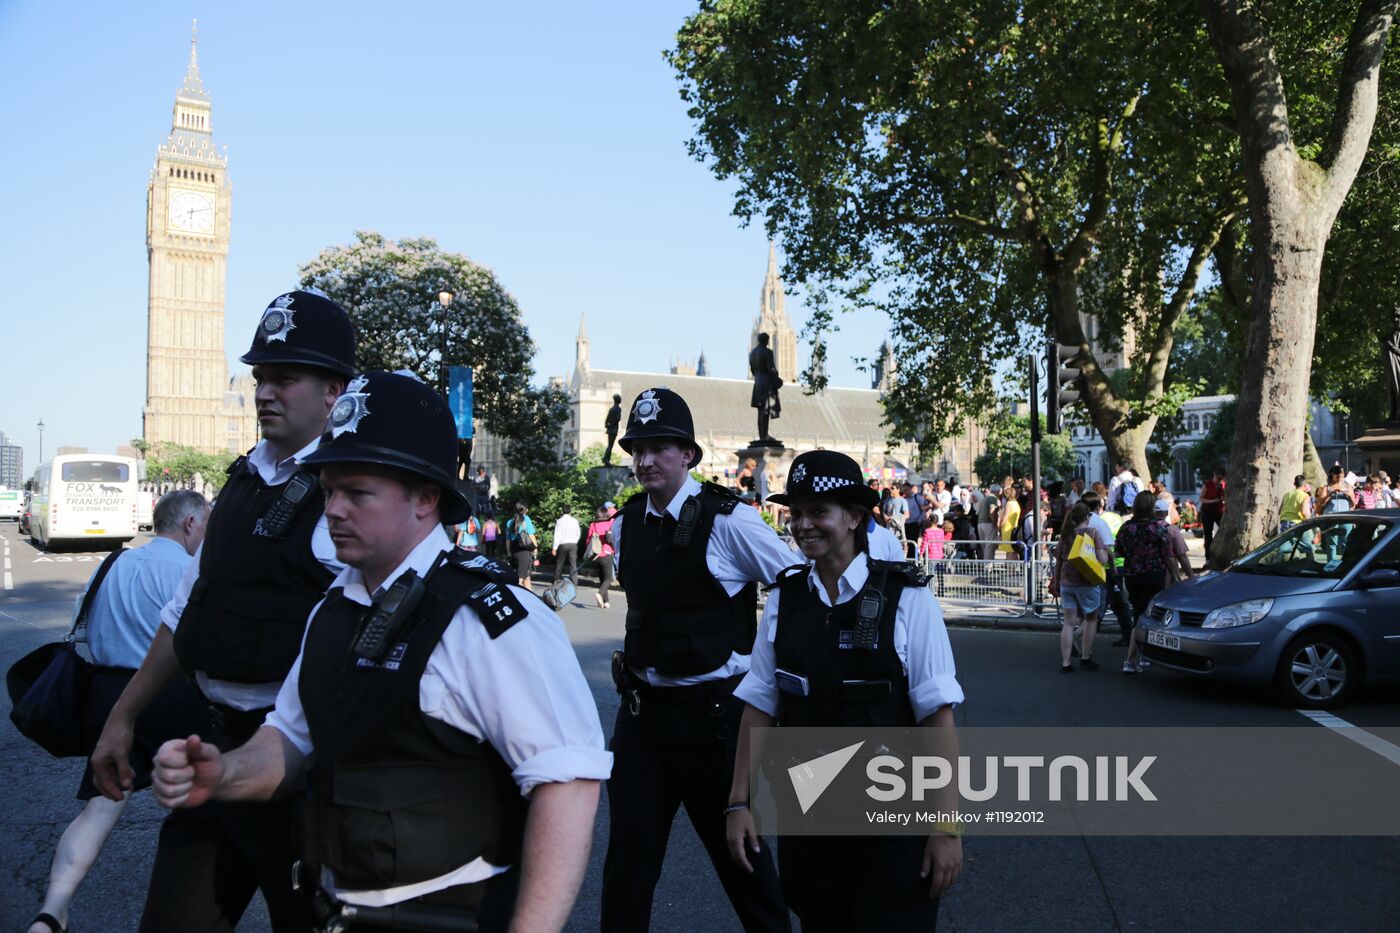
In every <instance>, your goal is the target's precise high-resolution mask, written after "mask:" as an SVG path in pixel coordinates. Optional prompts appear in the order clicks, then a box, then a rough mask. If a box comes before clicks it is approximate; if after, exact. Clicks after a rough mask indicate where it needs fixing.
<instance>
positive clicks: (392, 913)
mask: <svg viewBox="0 0 1400 933" xmlns="http://www.w3.org/2000/svg"><path fill="white" fill-rule="evenodd" d="M476 928H477V923H476V911H474V910H468V909H466V908H462V907H438V906H435V905H432V904H413V903H407V904H391V905H389V906H387V907H359V906H356V905H353V904H337V905H336V906H335V908H334V912H333V913H331V914H330V915H329V916H323V917H322V918H321V919H320V920H319V921H318V923H317V927H316V929H317V930H319V931H322V933H346V931H350V930H414V931H418V933H437V931H444V933H446V931H454V933H473V931H475V930H476Z"/></svg>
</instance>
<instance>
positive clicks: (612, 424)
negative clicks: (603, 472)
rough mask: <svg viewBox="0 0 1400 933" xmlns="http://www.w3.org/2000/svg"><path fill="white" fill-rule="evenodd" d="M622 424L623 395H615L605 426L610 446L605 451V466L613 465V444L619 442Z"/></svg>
mask: <svg viewBox="0 0 1400 933" xmlns="http://www.w3.org/2000/svg"><path fill="white" fill-rule="evenodd" d="M620 424H622V396H620V395H613V406H612V408H610V409H608V417H607V420H605V421H604V422H603V428H604V430H606V431H607V432H608V446H607V448H606V449H605V450H604V451H603V466H612V449H613V444H614V443H616V442H617V428H618V425H620Z"/></svg>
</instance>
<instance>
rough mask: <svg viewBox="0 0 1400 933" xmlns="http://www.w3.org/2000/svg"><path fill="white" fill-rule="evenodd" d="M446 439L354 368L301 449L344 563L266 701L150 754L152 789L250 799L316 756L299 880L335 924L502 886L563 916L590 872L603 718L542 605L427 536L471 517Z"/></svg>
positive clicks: (450, 440) (189, 801)
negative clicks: (318, 432) (224, 726)
mask: <svg viewBox="0 0 1400 933" xmlns="http://www.w3.org/2000/svg"><path fill="white" fill-rule="evenodd" d="M454 435H455V431H454V428H453V420H452V417H451V415H450V413H449V411H448V409H447V406H446V404H445V403H444V402H443V400H442V399H441V398H440V397H439V396H438V395H437V393H435V392H433V391H432V390H431V389H429V388H428V387H427V386H425V385H423V384H422V383H421V382H419V381H418V380H416V379H414V378H413V377H411V376H406V375H398V374H393V373H366V374H364V375H362V376H360V377H358V378H356V379H354V380H352V381H351V382H350V384H349V386H348V388H347V391H346V393H345V394H344V395H342V396H341V397H340V400H339V401H337V402H336V405H335V408H334V409H333V410H332V412H331V416H330V418H329V420H328V421H327V422H326V432H325V436H324V437H323V439H322V443H321V446H320V447H319V448H318V449H317V450H316V452H315V453H312V454H311V455H310V456H308V457H307V458H306V465H307V467H309V468H311V469H313V470H316V471H318V472H319V473H320V482H321V487H322V488H323V489H324V490H325V497H326V506H325V514H326V517H327V519H328V520H329V523H330V532H331V537H332V538H333V539H334V541H335V545H336V553H337V555H339V557H340V558H341V560H343V561H344V562H345V563H346V564H347V565H348V569H346V570H345V571H344V572H342V573H341V574H340V575H339V576H338V577H337V578H336V580H335V582H334V584H333V585H332V586H331V589H330V591H329V592H328V593H327V594H326V598H325V600H324V601H322V602H321V603H320V604H319V605H318V606H317V607H316V608H315V610H314V611H313V613H312V617H311V620H310V622H309V623H308V624H307V627H306V640H305V643H304V645H303V646H302V650H301V654H300V656H299V657H298V658H297V660H296V663H295V664H294V665H293V666H292V670H291V672H290V674H289V675H288V677H287V681H286V683H285V685H284V686H283V688H282V690H281V692H280V693H279V694H278V697H277V706H276V709H275V710H274V711H273V713H272V714H271V715H270V716H269V717H268V719H267V724H266V725H264V727H263V728H261V729H259V730H258V732H257V734H256V735H254V737H253V738H252V740H250V741H249V742H248V743H247V744H246V745H245V746H243V747H242V748H239V749H237V750H235V751H233V752H230V753H227V754H223V753H221V752H220V750H219V749H218V748H216V747H215V746H214V745H212V744H209V743H205V742H201V741H200V740H199V739H198V738H195V737H191V738H190V739H188V740H184V739H180V740H176V741H173V742H169V743H166V745H165V746H163V747H162V749H161V752H160V754H159V755H158V756H157V768H156V774H155V778H154V786H155V788H156V795H157V799H159V800H160V802H161V803H163V804H165V805H166V806H170V807H191V806H199V805H200V804H201V803H203V802H204V801H205V800H209V799H218V800H266V799H268V798H270V797H272V796H273V795H275V794H277V793H278V792H279V791H281V790H283V789H285V788H286V787H287V786H288V785H290V784H292V783H294V782H295V781H296V780H297V778H298V777H299V775H300V774H301V772H302V771H303V769H305V768H306V767H307V761H308V758H312V756H313V755H314V758H313V759H312V761H311V764H310V768H309V777H310V781H309V784H310V801H309V803H308V810H309V816H310V820H309V824H308V828H309V830H310V832H309V833H308V844H307V847H306V852H305V856H306V859H307V862H306V865H307V867H309V868H310V870H309V871H303V872H302V873H301V874H300V877H302V878H303V879H305V880H306V881H308V882H310V883H312V884H315V885H318V886H319V887H320V891H319V892H318V893H317V896H316V899H317V905H318V913H320V914H321V917H320V920H321V922H322V923H323V924H326V925H328V926H331V927H337V928H342V929H343V928H345V927H344V926H338V925H346V926H348V927H349V928H353V929H359V928H360V926H361V925H362V924H363V925H364V926H367V927H375V928H383V927H393V928H396V929H414V930H431V929H443V930H456V929H463V928H465V927H467V926H468V925H469V923H470V922H472V921H476V922H478V923H479V924H480V928H481V929H498V928H499V929H504V927H505V925H506V923H507V922H509V921H510V919H511V914H512V903H513V902H515V901H516V898H515V893H514V889H515V886H516V884H517V883H518V885H519V888H520V894H519V898H518V902H516V903H515V906H514V922H515V924H516V925H517V926H518V928H520V929H528V930H551V929H552V930H558V929H559V928H561V927H562V926H563V924H564V921H565V920H566V919H567V917H568V913H569V909H570V907H571V905H572V904H573V901H574V896H575V894H576V893H577V891H578V886H579V883H580V881H581V880H582V878H583V872H584V869H585V868H586V866H587V862H588V849H589V844H590V842H591V838H592V827H593V818H594V814H595V812H596V809H597V803H598V783H597V782H598V781H600V780H602V779H603V778H606V777H607V774H608V770H609V766H610V764H611V756H610V755H609V754H608V753H607V752H606V751H604V750H603V731H602V727H601V726H600V724H599V722H598V712H597V709H596V707H595V706H594V704H593V699H592V695H591V693H590V692H589V688H588V685H587V682H586V681H585V680H584V678H583V673H582V671H580V669H579V666H578V660H577V658H576V657H575V655H574V651H573V648H572V646H571V645H570V644H569V639H568V636H567V634H566V633H565V631H564V626H563V624H562V622H561V621H560V619H559V617H558V616H556V615H555V614H554V613H553V612H551V611H550V610H549V609H548V608H546V606H545V605H544V603H542V602H541V601H540V600H539V599H537V598H536V597H535V596H533V595H532V594H530V593H529V592H527V591H526V590H524V589H521V588H520V587H517V586H513V585H510V584H511V583H513V581H514V574H513V573H511V572H510V571H508V570H505V569H504V568H502V567H500V566H499V565H497V564H495V563H494V562H492V561H490V560H488V559H487V558H484V557H473V556H472V555H469V554H467V553H466V552H462V551H455V550H454V549H453V547H452V542H451V540H450V539H449V538H448V536H447V535H446V533H444V531H443V527H442V526H443V523H444V522H446V523H448V524H452V523H456V522H460V521H465V520H466V518H467V516H468V515H469V514H470V508H469V507H468V505H467V501H466V499H465V498H464V497H463V496H462V495H461V494H460V493H459V492H457V490H456V489H455V487H454V484H453V481H452V476H453V467H454V464H455V450H456V445H455V439H454ZM524 798H528V799H529V801H530V802H529V805H528V808H527V806H526V803H525V799H524ZM527 810H528V816H527ZM515 865H519V866H521V868H520V871H519V872H516V871H514V870H512V866H515Z"/></svg>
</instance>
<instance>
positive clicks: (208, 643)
mask: <svg viewBox="0 0 1400 933" xmlns="http://www.w3.org/2000/svg"><path fill="white" fill-rule="evenodd" d="M242 360H243V362H245V363H248V364H251V365H252V367H253V377H254V379H256V380H257V392H256V394H255V396H254V398H255V400H256V403H257V410H258V424H259V426H260V427H261V429H262V440H261V441H259V443H258V445H257V446H256V447H254V448H253V449H252V450H251V451H249V453H248V455H247V456H245V457H240V458H238V459H237V460H235V461H234V463H233V465H232V466H231V467H229V478H228V482H227V483H226V484H225V486H224V488H223V491H222V492H221V493H220V494H219V497H218V501H217V503H216V504H215V506H214V510H213V512H211V513H210V516H209V529H208V533H207V534H206V535H205V539H204V545H203V547H202V549H201V551H200V555H199V559H198V560H196V561H195V562H194V563H193V564H192V565H191V567H190V570H189V571H188V572H187V573H186V574H185V577H184V579H183V580H182V581H181V583H180V586H179V587H178V588H177V589H176V592H175V596H174V598H173V599H171V601H170V602H169V603H168V604H166V606H165V608H164V609H163V610H161V621H162V622H163V623H164V625H162V626H161V627H160V629H159V631H158V632H157V635H156V639H155V641H154V642H153V643H152V645H151V648H150V651H149V652H148V653H147V655H146V660H145V661H144V662H143V663H142V665H141V668H140V670H139V671H138V672H137V674H136V676H135V677H133V678H132V680H131V683H130V684H129V685H128V686H127V688H126V690H125V691H124V692H123V693H122V696H121V698H120V699H119V700H118V701H117V703H116V705H115V706H114V707H113V709H112V714H111V716H110V717H108V720H107V725H106V727H105V728H104V729H103V732H102V737H101V739H99V741H98V744H97V747H96V749H95V750H94V752H93V756H92V764H93V771H94V775H95V780H96V783H97V786H98V787H99V788H100V789H101V790H102V792H103V793H104V794H106V795H107V796H108V797H109V798H111V799H113V800H116V799H120V798H121V796H122V793H123V789H124V788H129V787H130V782H131V768H130V766H129V765H128V764H127V755H128V753H129V751H130V748H131V734H132V723H133V722H134V721H135V719H136V716H137V715H138V714H139V713H140V712H141V710H142V709H144V708H145V706H146V704H147V703H148V702H150V700H151V698H152V697H153V696H154V695H155V693H156V692H157V691H158V690H159V689H160V687H161V686H162V685H163V684H164V683H165V682H166V681H168V680H169V679H170V678H171V677H172V676H174V675H175V674H176V673H177V671H179V670H180V669H181V668H183V669H184V671H185V672H186V673H187V674H190V675H193V677H194V679H195V682H196V684H197V685H198V687H199V689H200V691H201V692H202V693H203V694H204V697H205V698H206V699H207V700H208V701H209V712H210V719H211V729H210V731H209V733H208V734H207V735H206V736H205V737H206V738H208V739H210V740H211V741H215V742H217V743H218V744H220V745H222V746H223V747H226V748H232V747H234V746H237V745H241V744H242V743H243V742H244V741H246V740H247V739H248V737H249V736H250V735H252V734H253V732H254V731H255V730H256V729H257V728H258V725H259V724H260V723H261V722H262V720H263V717H264V716H265V715H266V713H267V711H268V710H269V709H270V708H271V707H272V704H273V702H274V701H275V700H276V698H277V691H278V689H279V688H280V687H281V684H282V679H283V678H284V677H285V676H286V675H287V670H288V668H290V667H291V664H292V661H293V660H294V659H295V658H296V655H297V649H298V648H299V647H300V645H301V636H302V631H303V630H304V628H305V625H306V614H307V613H308V612H309V611H310V610H311V607H312V606H314V605H315V604H316V601H317V600H318V599H320V598H321V594H322V593H323V592H324V591H325V589H326V587H327V586H328V585H329V584H330V582H331V580H332V579H333V578H334V577H335V574H336V573H338V572H339V570H340V565H339V564H338V563H337V562H336V559H335V548H334V545H333V544H332V543H331V539H330V535H329V533H328V532H327V530H326V523H325V520H324V519H323V518H322V515H321V510H322V506H323V502H322V498H321V496H320V495H319V494H318V491H317V489H316V488H315V486H316V484H315V479H314V477H313V476H312V475H311V474H309V473H307V472H306V471H304V470H302V469H301V468H300V466H299V464H298V460H300V459H302V458H304V457H306V456H307V455H308V454H310V453H311V451H313V450H315V449H316V445H317V444H318V442H319V439H320V433H321V428H322V426H323V425H324V424H325V421H326V415H327V413H328V412H329V411H330V410H331V407H332V406H333V405H334V404H335V401H336V399H337V397H338V396H339V395H340V393H341V392H342V390H343V389H344V387H345V380H346V379H347V378H349V377H350V375H351V374H352V373H353V372H354V367H355V332H354V328H353V327H352V325H351V323H350V318H349V316H348V315H346V313H345V310H344V309H343V308H341V307H340V306H339V305H337V304H336V303H335V302H333V301H331V300H330V299H328V298H326V297H324V296H322V295H318V294H312V293H309V292H301V291H295V292H289V293H287V294H284V295H281V296H279V297H278V298H276V299H275V300H274V301H273V302H272V304H271V305H269V306H268V308H267V309H266V310H265V311H264V312H263V316H262V319H261V320H260V321H259V322H258V329H257V333H256V334H255V335H254V337H253V345H252V347H251V348H250V349H249V350H248V352H247V353H245V354H244V355H243V357H242ZM292 823H293V816H292V811H291V803H290V802H283V803H278V804H275V805H258V806H248V805H239V806H229V805H226V804H216V805H211V806H208V807H203V808H201V809H199V810H193V811H189V812H181V813H177V814H173V815H172V816H171V817H170V818H168V819H167V820H166V821H165V823H164V825H162V827H161V832H160V845H159V848H158V849H157V852H156V861H155V866H154V868H153V870H152V873H151V886H150V890H149V892H148V893H147V896H146V909H145V914H144V916H143V917H142V921H141V928H142V929H143V930H155V931H166V930H232V929H233V928H234V926H235V925H236V924H237V923H238V918H239V917H240V916H241V915H242V913H243V910H244V908H245V907H246V906H247V904H248V901H249V899H250V898H251V897H252V895H253V892H254V890H255V889H257V888H259V887H261V888H262V891H263V897H264V899H265V900H266V901H267V906H268V913H269V914H270V915H271V918H272V924H273V927H274V929H276V930H278V931H279V933H280V931H283V930H299V929H305V928H306V927H307V926H308V925H309V923H310V906H309V904H308V903H307V901H306V899H305V898H302V897H299V896H297V895H296V894H294V893H293V891H292V888H291V870H292V862H293V860H294V859H293V841H294V839H295V836H294V833H293V831H292V829H291V825H292Z"/></svg>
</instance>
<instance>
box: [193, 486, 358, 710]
mask: <svg viewBox="0 0 1400 933" xmlns="http://www.w3.org/2000/svg"><path fill="white" fill-rule="evenodd" d="M288 480H289V481H290V477H288ZM285 485H286V484H285V483H282V484H279V485H276V486H269V485H267V484H266V483H264V482H263V481H262V477H260V476H259V475H258V474H257V472H256V471H255V470H249V469H247V468H246V466H243V465H238V466H237V467H236V468H235V469H234V470H233V471H232V472H231V473H230V475H229V478H228V482H227V483H226V484H225V485H224V488H223V490H222V491H221V492H220V493H219V498H218V500H217V501H216V502H215V505H214V510H213V511H212V512H210V513H209V529H208V531H207V532H206V533H205V535H204V550H203V551H202V552H201V553H200V558H199V579H198V580H197V581H196V582H195V585H194V589H193V591H191V593H190V599H189V603H188V604H186V606H185V611H184V613H183V614H182V615H181V616H180V625H179V627H178V628H177V629H176V630H175V654H176V656H177V657H178V658H179V659H180V664H181V665H183V666H184V668H185V669H186V670H189V671H204V672H205V673H206V674H208V675H209V676H210V677H213V678H215V679H218V680H227V681H231V682H234V683H244V684H264V683H272V682H274V681H280V680H282V679H284V678H285V677H286V676H287V671H288V670H290V669H291V667H292V662H293V661H295V660H296V657H297V652H298V651H300V650H301V636H302V633H303V632H304V631H305V630H306V617H307V616H308V615H310V613H311V610H312V608H314V607H315V605H316V602H317V600H319V599H320V598H321V594H322V593H324V592H325V590H326V587H327V586H329V585H330V582H331V580H333V579H335V575H334V574H332V573H331V572H330V571H329V570H327V569H326V567H325V566H324V565H323V564H322V563H321V562H320V561H318V560H317V559H316V556H315V555H314V554H313V553H312V552H311V535H312V533H313V532H314V531H315V530H316V523H317V522H318V521H320V518H321V513H322V512H323V511H324V510H325V506H326V503H325V499H324V497H322V496H321V494H320V492H319V491H318V490H314V489H313V490H312V491H311V492H309V493H307V495H306V498H305V499H304V500H303V501H302V502H301V503H300V507H299V508H298V509H297V512H296V514H295V515H294V516H293V518H292V520H291V524H290V525H288V526H287V529H286V532H285V533H284V534H283V535H282V536H281V537H276V538H274V537H268V536H267V535H266V534H264V533H262V532H263V527H262V525H260V524H259V521H260V519H262V517H263V516H264V514H266V513H267V511H268V509H270V508H271V507H272V505H273V503H275V502H276V501H277V499H278V497H279V496H280V495H281V494H282V489H283V488H284V487H285Z"/></svg>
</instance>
